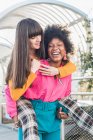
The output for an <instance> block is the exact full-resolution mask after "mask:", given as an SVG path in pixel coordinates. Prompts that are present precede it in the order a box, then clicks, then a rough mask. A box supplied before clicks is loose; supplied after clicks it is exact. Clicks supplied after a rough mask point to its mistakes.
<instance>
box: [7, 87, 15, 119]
mask: <svg viewBox="0 0 93 140" xmlns="http://www.w3.org/2000/svg"><path fill="white" fill-rule="evenodd" d="M5 99H6V109H7V113H8V114H9V116H10V117H11V118H13V117H14V116H16V115H17V108H16V101H14V100H12V98H11V96H10V90H9V86H8V85H7V86H6V87H5Z"/></svg>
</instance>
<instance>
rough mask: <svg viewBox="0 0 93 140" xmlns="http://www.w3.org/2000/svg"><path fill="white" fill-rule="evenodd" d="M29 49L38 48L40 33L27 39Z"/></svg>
mask: <svg viewBox="0 0 93 140" xmlns="http://www.w3.org/2000/svg"><path fill="white" fill-rule="evenodd" d="M29 41H30V46H31V49H39V48H40V43H41V35H37V36H34V37H32V38H30V39H29Z"/></svg>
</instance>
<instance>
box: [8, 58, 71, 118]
mask: <svg viewBox="0 0 93 140" xmlns="http://www.w3.org/2000/svg"><path fill="white" fill-rule="evenodd" d="M41 62H42V63H43V64H46V65H49V64H48V62H47V61H46V60H42V61H41ZM70 92H71V75H69V76H67V77H65V78H60V79H59V78H57V77H56V78H55V77H51V76H43V75H42V74H41V73H40V72H37V78H36V79H35V80H34V82H33V83H32V85H31V88H28V90H27V91H26V93H25V94H24V96H25V97H26V98H28V99H32V100H34V99H41V100H43V101H45V102H53V101H56V100H60V99H61V98H64V97H66V96H68V95H69V94H70ZM6 103H7V112H8V114H9V115H10V116H11V117H13V116H14V114H16V113H15V108H16V102H15V101H13V100H12V99H11V97H10V91H9V87H8V86H7V87H6ZM12 112H13V113H12Z"/></svg>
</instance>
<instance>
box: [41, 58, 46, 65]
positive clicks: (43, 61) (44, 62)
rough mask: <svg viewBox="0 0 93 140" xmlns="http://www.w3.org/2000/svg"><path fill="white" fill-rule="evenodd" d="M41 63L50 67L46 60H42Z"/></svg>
mask: <svg viewBox="0 0 93 140" xmlns="http://www.w3.org/2000/svg"><path fill="white" fill-rule="evenodd" d="M40 63H41V64H45V65H48V61H47V60H46V59H41V60H40Z"/></svg>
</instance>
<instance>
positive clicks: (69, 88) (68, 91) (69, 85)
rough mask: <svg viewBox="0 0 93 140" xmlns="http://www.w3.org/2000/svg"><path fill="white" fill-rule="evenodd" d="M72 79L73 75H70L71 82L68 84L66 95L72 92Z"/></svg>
mask: <svg viewBox="0 0 93 140" xmlns="http://www.w3.org/2000/svg"><path fill="white" fill-rule="evenodd" d="M71 81H72V78H71V75H69V82H68V86H67V91H66V93H65V97H66V96H69V95H70V93H71Z"/></svg>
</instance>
